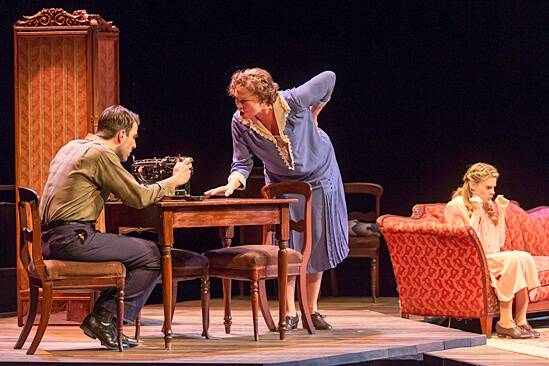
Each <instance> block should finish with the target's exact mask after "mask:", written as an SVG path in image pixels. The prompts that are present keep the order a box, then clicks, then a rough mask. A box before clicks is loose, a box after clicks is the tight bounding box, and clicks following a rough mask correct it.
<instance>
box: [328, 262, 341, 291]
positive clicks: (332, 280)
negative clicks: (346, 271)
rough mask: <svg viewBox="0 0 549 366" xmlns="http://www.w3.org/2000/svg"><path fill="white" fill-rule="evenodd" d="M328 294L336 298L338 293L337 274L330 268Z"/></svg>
mask: <svg viewBox="0 0 549 366" xmlns="http://www.w3.org/2000/svg"><path fill="white" fill-rule="evenodd" d="M329 272H330V294H331V295H332V296H338V294H339V291H338V289H337V274H336V269H335V268H332V269H331V270H330V271H329Z"/></svg>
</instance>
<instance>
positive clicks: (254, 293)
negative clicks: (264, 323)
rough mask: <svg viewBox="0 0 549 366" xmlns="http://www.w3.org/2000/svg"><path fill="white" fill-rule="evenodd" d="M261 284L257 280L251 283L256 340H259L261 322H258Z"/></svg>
mask: <svg viewBox="0 0 549 366" xmlns="http://www.w3.org/2000/svg"><path fill="white" fill-rule="evenodd" d="M258 292H259V285H258V283H257V281H252V283H251V284H250V297H251V299H252V319H253V322H254V341H259V324H258V319H257V315H258V310H259V295H258Z"/></svg>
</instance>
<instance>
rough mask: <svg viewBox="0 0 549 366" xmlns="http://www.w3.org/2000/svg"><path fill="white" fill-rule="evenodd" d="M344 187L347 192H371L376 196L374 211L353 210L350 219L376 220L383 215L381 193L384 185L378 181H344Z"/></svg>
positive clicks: (370, 193)
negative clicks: (377, 182)
mask: <svg viewBox="0 0 549 366" xmlns="http://www.w3.org/2000/svg"><path fill="white" fill-rule="evenodd" d="M343 189H344V190H345V193H346V194H369V195H372V196H374V199H375V207H374V211H372V212H357V211H353V212H350V213H349V219H357V220H359V221H363V222H375V221H376V219H377V218H378V217H379V216H380V215H381V195H382V194H383V187H382V186H380V185H379V184H376V183H368V182H353V183H344V184H343Z"/></svg>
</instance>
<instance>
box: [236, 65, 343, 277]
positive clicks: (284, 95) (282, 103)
mask: <svg viewBox="0 0 549 366" xmlns="http://www.w3.org/2000/svg"><path fill="white" fill-rule="evenodd" d="M335 79H336V77H335V74H334V73H333V72H331V71H325V72H323V73H321V74H319V75H317V76H315V77H314V78H312V79H311V80H309V81H307V82H306V83H305V84H303V85H301V86H298V87H296V88H292V89H288V90H283V91H280V92H279V96H278V98H277V100H276V101H275V103H274V104H273V108H274V112H275V117H276V120H277V124H278V127H279V132H280V136H273V135H272V134H271V132H270V131H269V130H268V129H267V128H265V127H264V126H263V125H262V124H261V123H260V122H259V121H258V120H241V118H240V113H239V111H236V112H235V114H234V115H233V118H232V137H233V162H232V164H231V176H230V177H237V178H238V179H239V180H240V181H241V182H242V183H243V185H245V180H246V179H247V178H248V176H249V174H250V172H251V169H252V167H253V155H255V156H257V157H258V158H259V159H261V160H262V161H263V164H264V173H265V182H266V183H271V182H273V183H274V182H282V181H287V180H299V181H305V182H308V183H310V184H311V185H312V187H313V195H312V208H313V209H312V216H313V245H312V252H311V258H310V261H309V266H308V268H307V271H308V272H321V271H324V270H327V269H330V268H334V267H335V266H336V265H337V264H338V263H340V262H341V261H343V260H344V259H345V258H346V257H347V254H348V253H349V244H348V222H347V207H346V204H345V194H344V191H343V182H342V180H341V174H340V172H339V166H338V164H337V160H336V156H335V152H334V148H333V146H332V142H331V141H330V138H329V137H328V135H327V134H326V133H325V132H324V131H323V130H322V129H320V128H319V127H318V125H317V123H316V121H315V120H314V117H313V114H312V112H311V108H314V107H317V106H319V105H321V106H323V105H324V104H326V103H327V102H328V101H329V100H330V96H331V94H332V90H333V88H334V85H335ZM294 206H297V205H292V207H290V211H291V216H292V219H294V220H298V219H300V218H303V212H302V211H303V210H302V209H301V210H300V209H298V207H294ZM299 236H300V235H299V234H298V233H295V232H293V233H292V238H291V240H290V243H289V246H290V247H291V248H294V249H296V250H300V249H301V248H300V247H299V246H300V244H299V243H301V240H300V239H299ZM296 243H297V244H296Z"/></svg>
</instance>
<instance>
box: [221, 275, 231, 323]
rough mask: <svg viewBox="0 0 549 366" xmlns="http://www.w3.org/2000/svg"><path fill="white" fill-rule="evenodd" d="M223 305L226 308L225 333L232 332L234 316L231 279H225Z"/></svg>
mask: <svg viewBox="0 0 549 366" xmlns="http://www.w3.org/2000/svg"><path fill="white" fill-rule="evenodd" d="M222 282H223V307H224V309H225V317H224V322H223V324H224V325H225V333H226V334H230V333H231V325H232V324H233V322H232V317H231V280H229V279H225V278H224V279H223V280H222Z"/></svg>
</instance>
